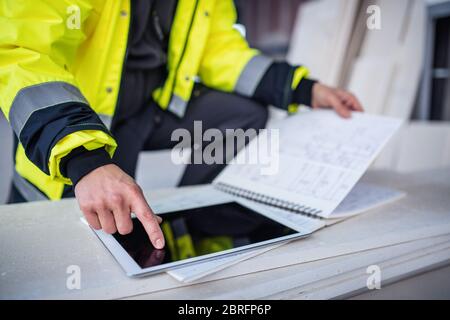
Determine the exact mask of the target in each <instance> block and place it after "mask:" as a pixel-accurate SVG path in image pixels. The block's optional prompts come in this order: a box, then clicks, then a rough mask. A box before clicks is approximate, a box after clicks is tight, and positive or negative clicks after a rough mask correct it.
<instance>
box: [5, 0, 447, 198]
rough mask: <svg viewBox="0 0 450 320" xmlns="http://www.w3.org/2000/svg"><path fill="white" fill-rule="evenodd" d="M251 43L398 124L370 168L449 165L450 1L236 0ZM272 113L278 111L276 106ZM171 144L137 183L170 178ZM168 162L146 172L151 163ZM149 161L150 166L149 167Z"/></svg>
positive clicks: (173, 173) (142, 168)
mask: <svg viewBox="0 0 450 320" xmlns="http://www.w3.org/2000/svg"><path fill="white" fill-rule="evenodd" d="M235 3H236V7H237V10H238V15H239V21H238V23H239V26H238V28H239V30H241V31H242V32H243V33H244V34H245V36H246V38H247V39H248V41H249V43H250V44H251V46H253V47H255V48H258V49H260V50H261V51H263V52H264V53H266V54H268V55H270V56H273V57H275V58H277V59H287V60H288V61H289V62H291V63H293V64H302V65H305V66H307V67H308V68H309V69H310V71H311V77H313V78H316V79H318V80H320V81H322V82H324V83H326V84H329V85H334V86H340V87H343V88H346V89H349V90H351V91H352V92H354V93H355V94H356V95H357V96H358V97H359V98H360V100H361V101H362V102H363V104H364V106H365V108H366V110H367V112H370V113H375V114H384V115H390V116H395V117H399V118H402V119H404V120H405V121H406V125H405V126H404V128H403V129H402V130H401V132H400V133H399V134H398V135H397V136H396V138H395V139H393V141H392V142H391V143H390V145H389V146H388V147H387V148H386V149H385V150H384V151H383V153H382V155H381V156H380V157H379V159H378V160H377V161H376V162H375V164H374V168H376V169H386V170H393V171H397V172H406V173H407V172H412V171H418V170H428V169H435V168H440V167H449V168H450V0H395V1H393V0H235ZM272 114H273V117H281V116H284V115H282V114H279V113H277V112H275V111H273V112H272ZM0 150H3V154H2V155H1V156H0V203H4V201H5V199H6V195H7V193H8V189H9V179H10V177H11V174H12V157H13V155H12V154H11V152H7V151H8V150H12V132H11V129H10V128H9V125H8V124H7V122H6V120H5V119H4V118H3V115H0ZM168 160H170V152H168V151H167V152H166V151H164V152H151V153H149V152H145V153H142V155H141V157H140V161H139V167H138V174H137V180H138V182H139V183H140V184H141V186H142V187H143V188H144V189H154V188H164V187H171V186H174V185H176V183H177V181H178V179H179V177H180V175H181V173H182V170H183V168H182V167H180V166H174V165H172V164H171V161H168ZM155 162H158V163H159V164H158V166H159V167H160V168H163V167H166V170H158V172H154V171H152V170H151V168H154V167H155V166H154V163H155ZM149 168H150V169H149Z"/></svg>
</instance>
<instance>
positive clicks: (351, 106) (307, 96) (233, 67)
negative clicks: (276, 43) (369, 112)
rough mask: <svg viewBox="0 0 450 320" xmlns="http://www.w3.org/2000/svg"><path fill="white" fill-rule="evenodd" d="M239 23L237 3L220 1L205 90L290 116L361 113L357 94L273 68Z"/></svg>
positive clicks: (293, 69)
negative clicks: (309, 110) (303, 109)
mask: <svg viewBox="0 0 450 320" xmlns="http://www.w3.org/2000/svg"><path fill="white" fill-rule="evenodd" d="M235 23H236V8H235V6H234V4H233V1H232V0H223V1H217V3H216V7H215V9H214V12H213V14H212V16H211V26H210V32H209V37H208V42H207V44H206V47H205V52H204V56H203V59H202V62H201V65H200V70H199V75H200V78H201V80H202V82H203V83H204V84H205V85H207V86H209V87H211V88H214V89H217V90H222V91H225V92H235V93H238V94H240V95H243V96H246V97H249V98H253V99H256V100H258V101H260V102H262V103H264V104H267V105H269V104H270V105H274V106H276V107H278V108H281V109H283V110H288V111H289V112H291V113H293V112H295V111H296V110H297V109H298V105H299V104H304V105H308V106H311V107H314V108H333V109H335V110H336V112H338V113H339V114H340V115H341V116H344V117H348V116H350V111H362V107H361V105H360V103H359V102H358V101H357V99H356V98H355V97H354V96H353V95H352V94H350V93H348V92H345V91H343V90H338V89H334V88H330V87H327V86H325V85H323V84H320V83H318V82H317V81H313V80H310V79H308V78H307V75H308V72H307V69H306V68H305V67H301V66H292V65H289V64H288V63H286V62H274V61H273V60H272V59H271V58H269V57H266V56H264V55H263V54H261V53H260V52H259V51H258V50H255V49H252V48H250V47H249V45H248V43H247V41H246V40H245V39H244V37H242V35H241V34H240V33H239V32H238V31H237V30H236V29H235V28H234V24H235Z"/></svg>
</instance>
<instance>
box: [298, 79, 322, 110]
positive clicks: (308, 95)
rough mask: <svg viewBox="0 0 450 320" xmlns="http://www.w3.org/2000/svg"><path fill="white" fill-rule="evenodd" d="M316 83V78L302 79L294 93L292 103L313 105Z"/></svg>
mask: <svg viewBox="0 0 450 320" xmlns="http://www.w3.org/2000/svg"><path fill="white" fill-rule="evenodd" d="M316 83H317V81H316V80H312V79H306V78H305V79H302V80H301V81H300V83H299V85H298V86H297V88H296V89H295V90H294V92H293V94H292V103H296V104H302V105H306V106H311V104H312V91H313V87H314V85H315V84H316Z"/></svg>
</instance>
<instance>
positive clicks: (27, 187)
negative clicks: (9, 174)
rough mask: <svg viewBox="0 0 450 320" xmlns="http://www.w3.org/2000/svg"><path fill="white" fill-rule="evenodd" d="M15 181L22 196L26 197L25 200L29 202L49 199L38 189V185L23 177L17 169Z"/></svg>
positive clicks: (14, 176)
mask: <svg viewBox="0 0 450 320" xmlns="http://www.w3.org/2000/svg"><path fill="white" fill-rule="evenodd" d="M13 183H14V186H15V187H16V189H17V190H18V191H19V192H20V194H21V195H22V197H24V198H25V200H27V201H29V202H31V201H43V200H48V198H47V197H46V196H45V195H44V194H43V193H41V192H40V191H39V190H38V189H36V187H35V186H33V185H32V184H31V183H30V182H28V181H27V180H26V179H25V178H23V177H21V176H20V175H19V174H18V173H17V172H16V171H15V170H14V174H13Z"/></svg>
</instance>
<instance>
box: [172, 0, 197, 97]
mask: <svg viewBox="0 0 450 320" xmlns="http://www.w3.org/2000/svg"><path fill="white" fill-rule="evenodd" d="M198 2H199V0H196V1H195V7H194V12H193V13H192V19H191V21H190V23H189V28H188V32H187V35H186V41H185V42H184V46H183V50H182V51H181V56H180V59H179V60H178V64H177V67H176V68H175V79H174V81H173V84H172V92H171V94H172V96H173V95H174V91H175V86H176V83H177V75H178V71H179V69H180V66H181V62H182V61H183V58H184V55H185V53H186V48H187V45H188V42H189V38H190V36H191V31H192V25H193V24H194V20H195V15H196V13H197V9H198Z"/></svg>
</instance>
